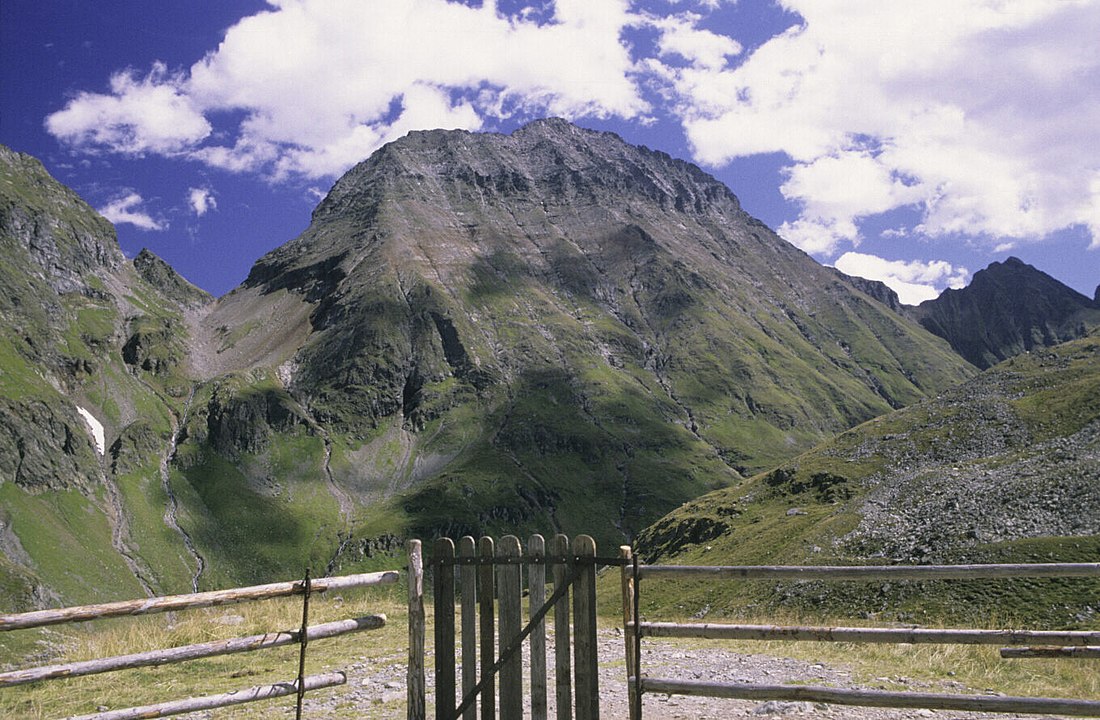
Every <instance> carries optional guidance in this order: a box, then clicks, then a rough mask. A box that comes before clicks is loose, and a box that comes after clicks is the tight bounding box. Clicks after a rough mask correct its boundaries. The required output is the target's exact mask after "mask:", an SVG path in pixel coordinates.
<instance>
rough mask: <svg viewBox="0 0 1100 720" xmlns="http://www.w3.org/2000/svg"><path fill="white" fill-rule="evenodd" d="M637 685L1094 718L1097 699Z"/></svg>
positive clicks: (1098, 711) (1099, 711)
mask: <svg viewBox="0 0 1100 720" xmlns="http://www.w3.org/2000/svg"><path fill="white" fill-rule="evenodd" d="M641 686H642V689H643V691H644V692H647V693H663V694H670V695H695V696H702V697H720V698H734V699H739V700H793V701H803V702H823V703H830V704H833V705H861V706H864V707H893V708H927V709H929V710H963V711H966V710H976V711H982V712H1000V713H1029V714H1030V713H1034V714H1037V715H1075V716H1083V717H1095V716H1098V715H1100V700H1065V699H1058V698H1026V697H1005V696H997V695H948V694H943V693H909V692H887V691H882V690H859V689H855V690H851V689H842V688H829V687H818V686H813V685H751V684H743V683H738V684H731V685H727V684H724V683H708V682H700V681H694V680H668V679H664V678H644V679H642V680H641Z"/></svg>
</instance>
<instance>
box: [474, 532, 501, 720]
mask: <svg viewBox="0 0 1100 720" xmlns="http://www.w3.org/2000/svg"><path fill="white" fill-rule="evenodd" d="M477 549H478V557H479V558H480V560H481V562H482V564H481V565H479V566H478V568H477V595H478V610H479V612H480V617H479V628H480V630H481V634H480V641H481V643H480V644H481V672H482V673H486V674H487V673H488V671H489V668H491V667H493V658H494V652H495V651H496V623H495V621H494V620H495V618H494V612H493V598H494V595H495V591H494V589H493V565H492V562H493V539H492V538H491V537H483V538H481V539H480V540H478V543H477ZM496 715H497V703H496V682H495V680H494V679H493V678H492V677H490V678H489V679H488V682H487V684H486V686H485V690H484V691H482V693H481V720H496Z"/></svg>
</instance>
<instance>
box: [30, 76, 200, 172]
mask: <svg viewBox="0 0 1100 720" xmlns="http://www.w3.org/2000/svg"><path fill="white" fill-rule="evenodd" d="M183 86H184V81H183V79H182V78H181V77H180V76H178V75H170V74H169V73H168V69H167V68H166V67H165V65H164V64H163V63H156V64H155V65H154V66H153V69H152V71H151V72H150V73H149V74H148V75H146V76H145V77H144V78H140V77H138V76H137V73H136V72H135V71H133V70H125V71H122V72H119V73H115V74H114V75H113V76H111V92H110V93H109V94H106V95H104V94H96V93H87V92H84V93H80V94H79V95H78V96H76V97H75V98H73V99H72V100H70V101H69V103H68V104H67V105H66V106H65V109H63V110H59V111H58V112H55V113H53V114H52V115H50V116H49V117H47V118H46V129H47V130H48V131H49V132H50V134H52V135H53V136H54V137H56V138H57V139H59V140H61V141H63V142H65V143H68V144H69V145H72V146H74V147H77V148H84V149H88V150H110V151H112V152H120V153H126V154H134V155H140V154H144V153H157V154H161V155H172V154H177V153H180V152H182V151H183V150H185V149H187V148H189V147H191V146H192V145H194V144H195V143H198V142H201V141H202V140H203V139H205V138H206V137H207V136H208V135H209V134H210V131H211V127H210V123H209V122H207V121H206V118H205V117H203V115H202V113H201V112H200V111H199V110H198V109H197V108H196V106H195V104H194V103H193V102H192V100H191V99H190V98H189V97H188V96H187V95H186V94H185V91H184V88H183Z"/></svg>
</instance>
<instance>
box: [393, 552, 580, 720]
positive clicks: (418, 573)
mask: <svg viewBox="0 0 1100 720" xmlns="http://www.w3.org/2000/svg"><path fill="white" fill-rule="evenodd" d="M408 550H409V683H408V687H409V690H408V692H409V703H408V717H409V720H424V719H425V717H426V714H427V713H426V705H425V694H426V692H425V682H424V675H425V664H424V634H425V630H424V604H423V580H422V578H423V574H422V566H423V564H424V561H423V554H422V553H423V550H422V548H421V543H420V541H419V540H412V541H410V542H409V547H408ZM598 560H600V558H597V556H596V544H595V542H594V541H593V540H592V538H591V537H589V536H587V535H580V536H578V537H576V538H574V539H573V541H572V543H570V541H569V538H568V537H566V536H565V535H555V536H554V537H553V538H551V540H550V543H549V547H547V543H546V542H545V541H544V539H543V537H542V536H541V535H532V536H531V538H530V539H529V540H528V542H527V553H526V554H524V553H523V548H522V546H521V544H520V540H519V538H517V537H515V536H514V535H506V536H505V537H502V538H500V541H499V542H495V541H494V540H493V538H490V537H483V538H481V539H480V540H478V541H476V542H475V541H474V538H472V537H469V536H466V537H463V538H461V539H460V540H459V541H458V547H457V552H456V547H455V543H454V541H452V540H451V539H449V538H442V539H439V540H436V541H435V543H434V548H433V552H432V555H431V557H430V558H429V560H428V562H427V564H428V566H429V567H430V568H431V571H432V572H431V576H432V590H433V592H432V595H433V600H434V630H435V634H434V637H435V653H434V654H435V663H434V665H435V717H436V720H458V718H460V717H461V718H462V720H476V719H477V718H478V717H480V718H481V720H495V718H497V717H500V718H504V719H506V720H518V719H519V718H522V717H523V716H524V708H523V698H524V695H525V692H524V678H523V658H522V648H523V644H524V641H525V640H528V641H529V642H528V643H527V645H528V648H529V658H530V678H529V687H528V692H527V693H526V694H527V696H529V697H530V699H531V709H530V717H531V718H532V720H546V718H547V705H548V702H547V700H548V698H547V688H548V682H547V677H548V673H547V651H546V635H547V633H546V623H545V620H544V618H546V616H547V615H548V614H552V615H553V624H552V627H553V639H554V700H555V707H556V718H557V720H570V719H571V718H574V717H575V718H576V720H598V718H599V716H600V708H599V674H598V661H597V657H596V563H597V561H598ZM548 571H549V573H550V575H551V580H552V583H553V585H552V587H553V592H552V593H551V594H550V596H549V597H547V594H546V588H547V585H546V580H547V574H548ZM525 578H526V587H527V589H528V593H527V595H528V613H527V622H526V623H524V617H523V589H524V580H525ZM570 595H571V596H572V602H570ZM456 597H457V600H458V608H459V613H458V616H459V617H460V620H461V624H460V625H458V626H456V624H455V618H456ZM570 609H572V636H571V633H570ZM456 630H459V631H460V632H459V636H460V637H461V639H462V641H461V647H460V651H461V652H460V656H459V657H457V658H456V651H455V647H456ZM456 669H457V672H456ZM456 675H460V678H461V684H460V685H458V684H456ZM498 676H499V683H498V679H497V678H498ZM498 684H499V696H498V694H497V685H498ZM458 688H461V699H458V698H457V697H456V690H457V689H458ZM498 699H499V705H498V703H497V701H498ZM479 708H480V715H479V714H478V709H479ZM498 708H499V715H498V711H497V709H498ZM574 710H575V715H574Z"/></svg>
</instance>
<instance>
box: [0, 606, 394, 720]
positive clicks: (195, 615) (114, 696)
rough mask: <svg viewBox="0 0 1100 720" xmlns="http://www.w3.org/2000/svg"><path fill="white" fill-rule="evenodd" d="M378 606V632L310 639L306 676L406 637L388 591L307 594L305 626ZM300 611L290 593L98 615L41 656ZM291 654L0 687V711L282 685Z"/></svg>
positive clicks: (196, 634)
mask: <svg viewBox="0 0 1100 720" xmlns="http://www.w3.org/2000/svg"><path fill="white" fill-rule="evenodd" d="M380 612H381V613H385V614H386V616H387V624H386V627H384V628H382V629H381V630H374V631H369V632H364V633H355V634H352V635H347V636H343V637H339V638H330V639H326V640H319V641H316V642H314V643H311V644H310V646H309V651H308V653H307V663H306V672H307V674H315V673H321V672H328V671H331V670H338V669H341V668H343V667H345V666H346V665H347V664H349V663H351V662H367V663H369V662H370V661H371V659H372V658H375V657H379V656H382V655H385V654H386V653H391V652H393V651H403V650H404V648H406V647H407V642H408V629H407V611H406V607H405V604H404V603H403V602H400V601H399V595H398V593H397V592H395V591H393V590H392V589H368V590H352V591H345V592H344V593H343V594H342V595H341V596H333V597H325V596H320V595H318V596H314V597H313V599H312V601H311V607H310V623H311V624H317V623H322V622H327V621H331V620H339V619H344V618H351V617H357V616H360V615H370V614H377V613H380ZM301 613H302V605H301V600H300V599H294V598H291V599H285V600H269V601H265V602H255V603H247V604H241V605H233V606H227V607H222V608H209V609H205V610H192V611H188V612H181V613H172V614H166V615H152V616H147V617H141V618H119V619H114V620H105V621H100V622H98V623H94V624H89V626H86V627H83V628H77V629H71V630H69V631H68V632H66V633H65V634H64V635H63V636H62V637H63V640H62V641H60V642H58V641H57V637H58V636H57V635H56V634H55V635H54V641H53V642H54V646H55V648H56V651H57V652H56V654H57V657H55V658H51V659H50V660H49V661H47V662H64V661H78V660H86V659H90V658H96V657H110V656H114V655H123V654H129V653H135V652H142V651H145V650H153V649H157V648H166V647H176V646H180V645H187V644H191V643H201V642H207V641H210V640H217V639H229V638H234V637H243V636H246V635H254V634H260V633H263V632H270V631H273V630H294V629H297V628H298V627H299V626H300V625H301V621H302V617H301ZM55 633H56V631H55ZM298 652H299V647H298V646H297V645H289V646H286V647H280V648H274V649H269V650H263V651H259V652H250V653H241V654H236V655H227V656H222V657H216V658H208V659H203V660H193V661H189V662H185V663H178V664H173V665H168V666H163V667H153V668H142V669H136V670H126V671H121V672H113V673H105V674H101V675H92V676H87V677H80V678H69V679H63V680H55V681H48V682H40V683H35V684H31V685H24V686H18V687H12V688H7V689H4V690H0V717H5V718H7V717H11V718H27V719H28V720H38V719H40V718H41V719H44V718H55V717H64V716H69V715H75V714H83V713H91V712H95V711H96V710H97V708H100V707H106V708H110V709H118V708H125V707H131V706H138V705H146V704H151V703H157V702H164V701H168V700H175V699H180V698H184V697H191V696H197V695H209V694H214V693H221V692H228V691H231V690H237V689H242V688H247V687H252V686H254V685H266V684H271V683H275V682H285V681H290V680H293V679H294V678H295V676H296V675H297V672H298ZM319 692H333V691H319ZM336 692H338V690H336ZM293 703H294V701H293V699H286V698H284V699H282V700H273V701H263V702H259V703H254V704H253V705H251V706H239V707H238V708H235V709H225V710H219V711H217V713H216V717H218V718H251V717H256V718H258V717H265V716H269V714H270V713H271V712H272V711H273V709H274V708H275V707H280V708H285V707H292V706H293Z"/></svg>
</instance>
